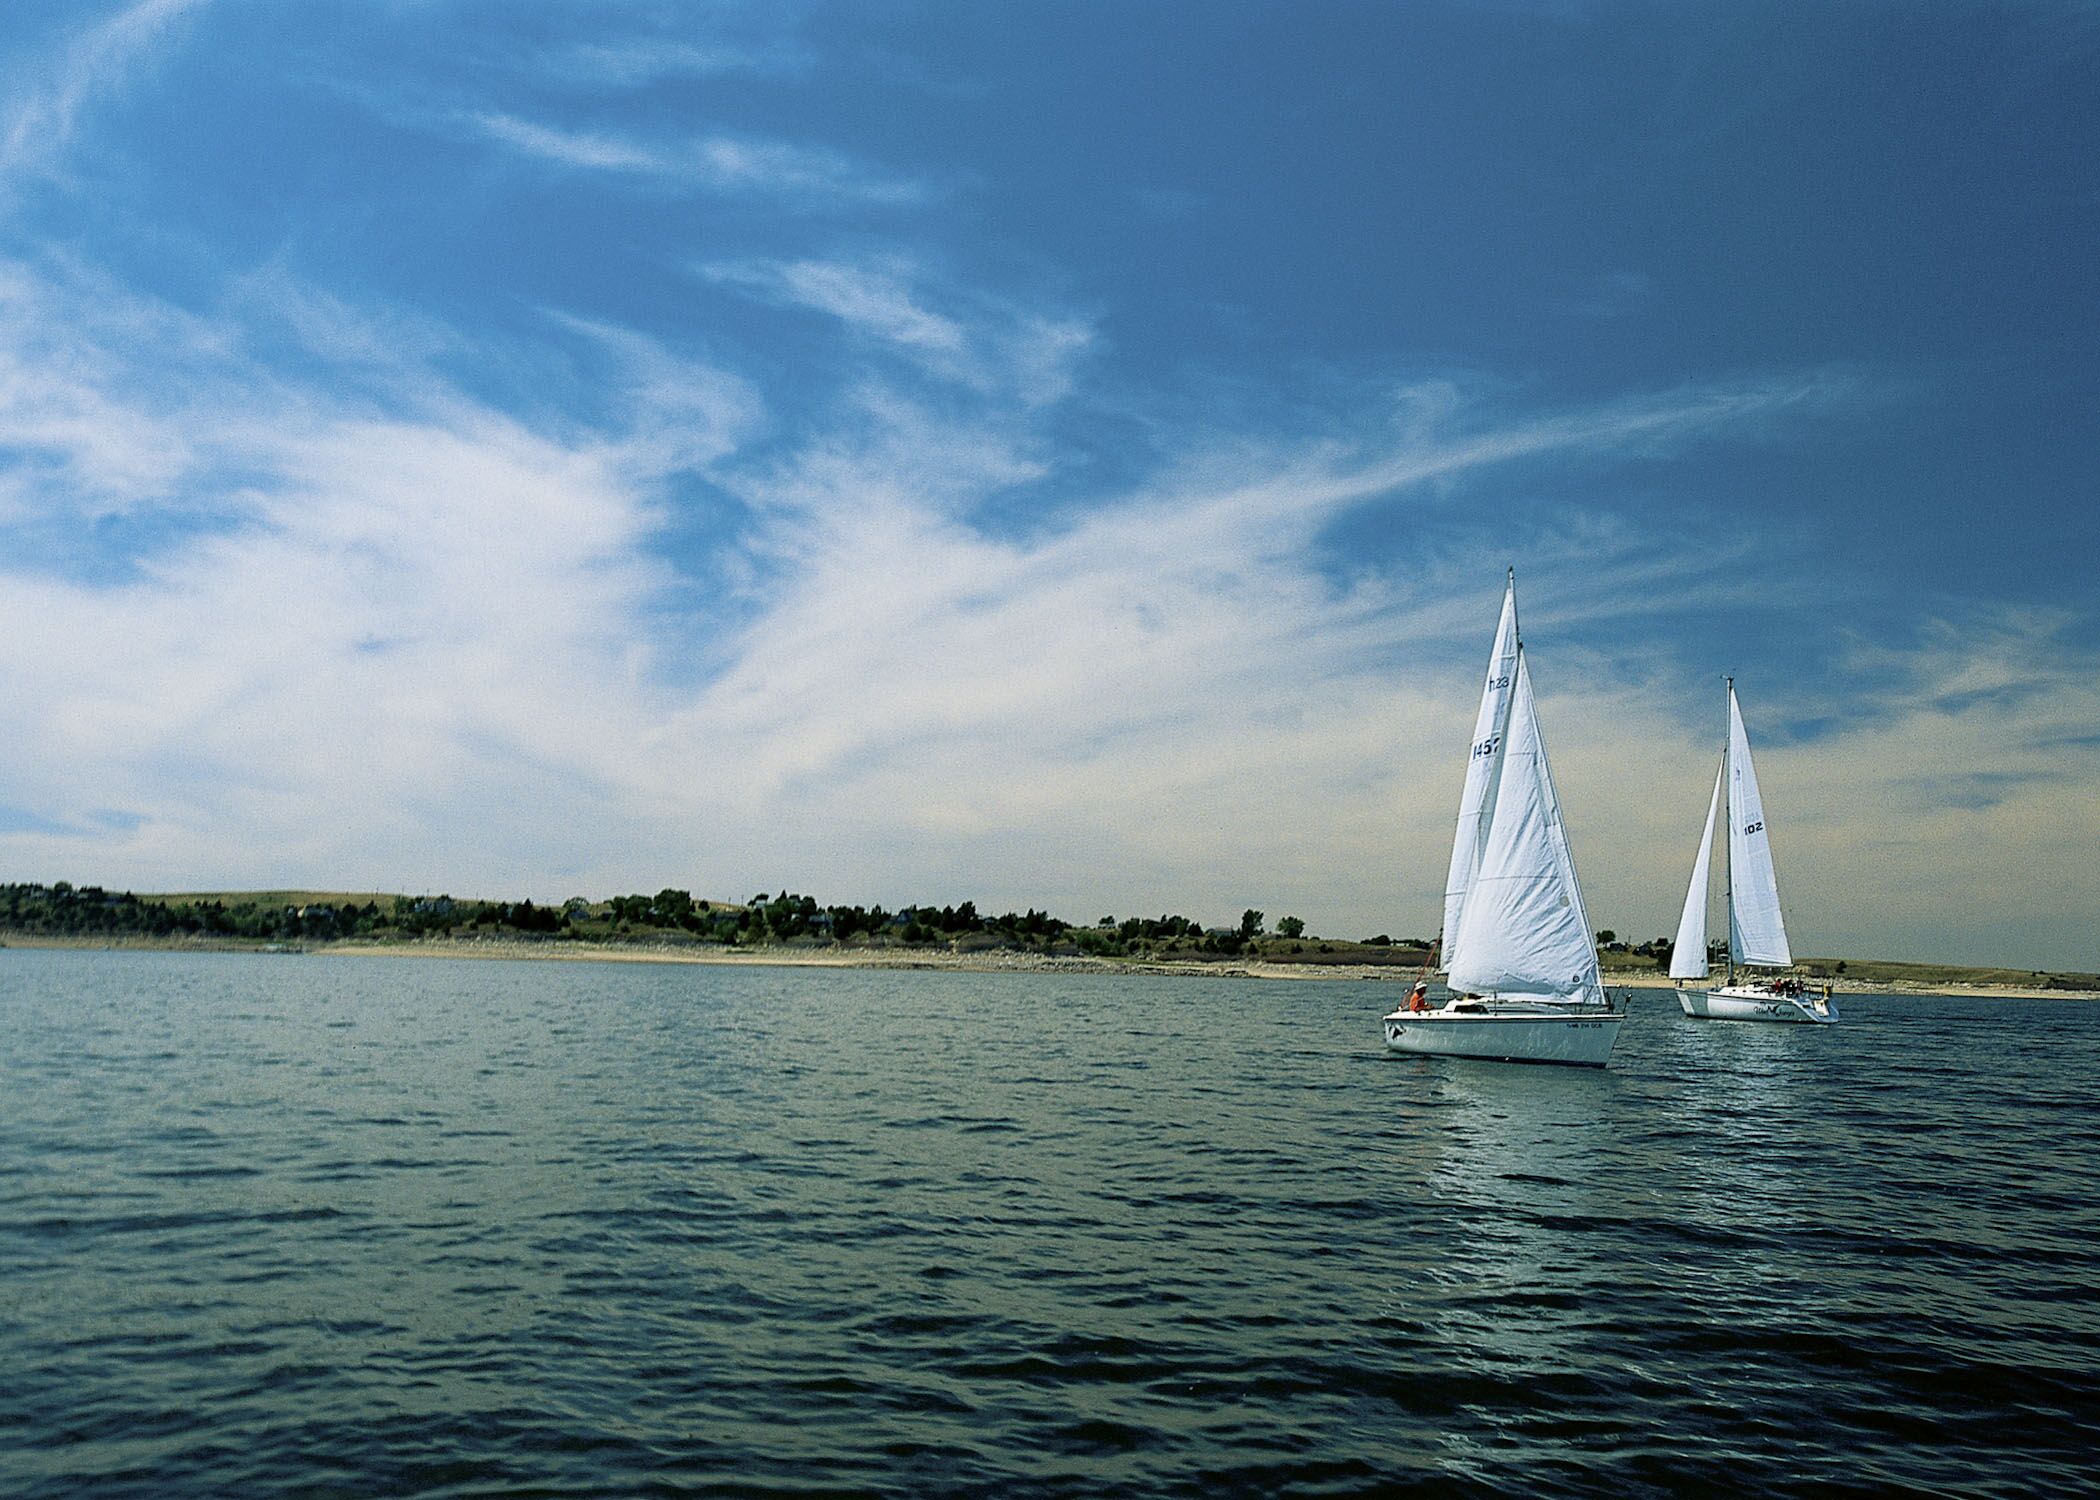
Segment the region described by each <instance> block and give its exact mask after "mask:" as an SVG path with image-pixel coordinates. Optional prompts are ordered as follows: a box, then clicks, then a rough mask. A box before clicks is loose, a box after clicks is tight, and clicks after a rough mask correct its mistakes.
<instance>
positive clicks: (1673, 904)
mask: <svg viewBox="0 0 2100 1500" xmlns="http://www.w3.org/2000/svg"><path fill="white" fill-rule="evenodd" d="M2096 247H2100V8H2096V7H2095V6H2093V5H2091V4H2088V3H2068V0H2065V3H2010V0H2007V3H1974V4H1969V3H1954V0H1925V3H1914V4H1896V3H1875V0H1858V3H1851V4H1844V5H1830V4H1828V3H1807V4H1798V5H1797V4H1760V3H1745V4H1739V5H1730V6H1682V5H1674V4H1661V3H1656V4H1636V3H1626V4H1607V3H1595V4H1592V3H1586V0H1538V3H1526V0H1418V3H1410V4H1407V5H1393V4H1385V3H1346V0H1314V3H1283V0H1277V3H1262V4H1255V3H1243V0H1188V3H1177V0H1153V3H1147V4H1142V5H1131V4H1122V3H1107V0H1098V3H1089V0H1058V3H1043V4H1036V3H1028V0H1001V3H999V4H996V5H985V4H978V3H965V0H956V3H924V4H911V3H902V0H899V3H865V4H823V3H810V4H802V3H795V0H764V3H750V4H741V3H720V4H700V3H695V4H687V5H670V4H664V3H660V0H632V3H623V0H591V3H582V0H574V3H568V0H303V3H301V4H297V5H285V4H278V3H270V0H125V3H83V0H9V3H8V4H7V5H6V6H5V7H4V9H0V879H6V880H24V881H40V880H41V881H48V880H57V879H68V880H72V881H74V882H75V883H80V884H85V883H95V884H103V885H108V886H111V887H114V888H128V889H136V890H141V891H146V890H198V889H257V888H324V889H346V890H362V889H372V890H396V891H407V892H430V893H435V892H439V891H443V892H449V893H452V894H455V895H460V896H469V895H472V896H484V897H489V898H499V897H500V898H508V899H517V898H520V897H527V896H529V897H532V898H534V899H536V900H542V901H548V900H561V899H564V898H566V897H568V896H571V895H587V896H593V897H602V896H606V895H611V894H614V893H619V892H626V891H654V890H656V889H658V888H661V887H664V886H674V887H678V888H682V889H689V890H692V891H693V892H694V893H695V894H696V895H699V896H712V897H716V898H721V899H730V900H734V899H742V898H745V897H748V896H750V895H752V894H755V893H758V892H762V891H775V890H779V889H782V888H792V889H794V890H797V891H802V892H807V893H809V894H813V895H815V896H817V897H818V898H819V899H820V900H824V901H828V902H855V903H862V904H869V903H875V902H881V903H883V904H885V905H888V906H890V907H892V908H893V909H894V908H896V907H899V906H902V905H905V904H907V903H910V902H915V901H932V902H936V903H945V902H955V901H960V900H963V899H974V900H975V901H976V902H977V903H978V905H979V907H980V908H982V909H986V910H1005V909H1009V908H1012V909H1020V908H1025V907H1030V906H1034V907H1042V908H1046V909H1048V910H1051V911H1053V912H1055V913H1057V914H1059V915H1061V916H1065V917H1067V918H1068V919H1072V920H1081V921H1084V920H1091V919H1092V918H1095V917H1097V916H1101V915H1106V914H1116V915H1126V916H1127V915H1133V914H1143V915H1153V914H1158V913H1164V912H1169V911H1172V912H1180V913H1186V914H1188V915H1191V916H1195V917H1199V918H1201V919H1203V920H1206V921H1209V922H1212V923H1214V924H1216V923H1229V922H1233V921H1236V920H1237V919H1238V916H1239V913H1240V911H1241V910H1242V909H1243V908H1246V907H1255V908H1259V909H1262V910H1264V911H1265V912H1267V913H1268V915H1269V917H1270V918H1271V920H1272V921H1273V920H1274V919H1275V918H1277V917H1280V916H1282V915H1285V914H1291V915H1297V916H1300V917H1302V918H1303V919H1304V920H1305V921H1306V922H1307V924H1308V925H1309V927H1310V928H1311V929H1312V930H1313V931H1315V932H1318V933H1322V934H1325V935H1330V936H1337V937H1362V936H1368V935H1370V934H1373V933H1379V932H1384V933H1390V934H1392V935H1394V936H1396V937H1398V936H1428V935H1432V934H1433V933H1434V930H1435V927H1436V924H1437V922H1438V919H1439V914H1440V911H1441V893H1442V890H1443V883H1444V873H1445V864H1446V862H1447V860H1448V857H1449V851H1450V843H1451V834H1452V822H1453V819H1454V817H1455V815H1456V810H1457V801H1458V794H1459V788H1460V784H1461V781H1462V778H1463V774H1464V768H1465V761H1466V755H1467V751H1468V743H1469V740H1470V737H1471V731H1472V723H1473V715H1474V709H1475V706H1476V703H1477V699H1478V693H1479V684H1478V678H1479V676H1480V673H1481V670H1482V668H1483V666H1484V664H1485V660H1486V656H1487V652H1488V648H1489V645H1490V643H1491V637H1492V635H1493V632H1494V627H1495V620H1496V614H1497V610H1498V608H1499V604H1500V598H1501V590H1502V584H1503V578H1504V573H1505V569H1507V568H1509V567H1514V568H1515V569H1516V573H1517V588H1518V601H1519V609H1520V616H1521V620H1522V626H1523V634H1524V640H1525V646H1526V654H1527V658H1528V659H1529V662H1530V666H1531V671H1532V676H1533V679H1534V682H1535V685H1536V688H1537V691H1538V694H1539V705H1540V706H1539V713H1540V718H1541V720H1542V723H1543V725H1544V729H1545V734H1546V738H1547V743H1548V747H1549V752H1550V754H1551V757H1552V762H1553V767H1554V772H1555V775H1556V778H1557V781H1558V785H1559V791H1560V796H1561V800H1562V803H1563V806H1564V811H1565V816H1566V821H1567V826H1568V831H1569V836H1570V840H1571V843H1572V846H1573V849H1574V853H1575V859H1576V864H1577V868H1578V871H1579V872H1580V876H1581V879H1582V882H1583V887H1584V893H1585V897H1586V903H1587V905H1588V907H1589V910H1590V913H1591V916H1592V918H1593V920H1594V921H1596V922H1597V923H1598V924H1599V925H1600V926H1608V927H1611V928H1612V929H1614V930H1615V931H1617V932H1618V933H1620V934H1621V935H1625V936H1633V937H1648V936H1659V935H1665V934H1667V933H1669V932H1671V931H1673V930H1674V927H1675V922H1676V915H1677V911H1678V907H1679V905H1680V904H1681V902H1682V900H1683V896H1684V890H1685V881H1686V878H1687V876H1688V874H1689V871H1690V867H1691V861H1692V855H1693V852H1694V851H1693V846H1694V844H1695V843H1696V842H1697V839H1698V833H1699V829H1700V826H1701V823H1702V821H1703V819H1704V815H1705V803H1706V796H1707V792H1708V789H1709V788H1710V786H1711V784H1712V778H1713V773H1714V767H1715V764H1716V762H1717V759H1718V755H1719V749H1720V744H1721V740H1722V736H1723V731H1724V722H1723V720H1724V711H1725V700H1724V697H1723V688H1722V676H1723V674H1729V673H1732V674H1733V675H1734V676H1735V678H1736V682H1737V687H1738V691H1739V692H1740V694H1741V698H1742V703H1743V709H1744V714H1745V717H1746V720H1747V722H1748V724H1749V727H1750V734H1751V737H1752V741H1753V744H1754V745H1755V747H1756V750H1757V755H1758V771H1759V776H1760V780H1761V782H1762V784H1763V790H1764V796H1765V803H1766V811H1767V814H1768V820H1769V823H1770V827H1771V830H1772V842H1773V849H1774V854H1775V859H1776V862H1777V865H1778V870H1779V878H1780V883H1781V890H1782V894H1783V898H1784V908H1785V912H1786V917H1787V921H1788V925H1789V928H1790V931H1791V932H1792V934H1793V938H1794V948H1795V951H1796V952H1797V953H1805V954H1811V955H1852V956H1859V957H1891V958H1912V959H1920V960H1940V961H1951V962H1971V963H1989V964H2005V965H2012V966H2017V967H2033V968H2062V967H2072V968H2080V969H2095V968H2100V935H2096V931H2095V924H2094V921H2093V918H2092V913H2093V912H2094V911H2095V910H2100V587H2096V585H2095V582H2094V576H2093V575H2094V560H2095V558H2096V556H2100V505H2096V500H2100V496H2096V493H2095V487H2096V475H2100V395H2096V393H2100V248H2096Z"/></svg>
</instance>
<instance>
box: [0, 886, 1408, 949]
mask: <svg viewBox="0 0 2100 1500" xmlns="http://www.w3.org/2000/svg"><path fill="white" fill-rule="evenodd" d="M0 931H7V932H15V933H21V934H24V935H27V936H41V937H56V938H68V939H76V940H77V939H83V938H85V939H94V938H104V939H112V940H114V939H120V938H145V939H157V940H173V939H184V938H188V939H198V940H234V941H244V942H261V943H303V942H329V941H339V940H342V939H349V938H364V939H371V940H389V939H390V940H395V941H400V940H416V939H421V938H430V937H451V938H462V937H466V938H471V937H480V936H486V937H498V936H503V937H519V938H534V939H546V940H590V941H600V942H622V941H628V942H664V941H672V942H694V943H717V944H721V945H723V946H727V947H753V946H762V945H765V944H773V943H803V944H811V943H854V944H862V945H866V944H881V945H886V944H897V945H900V946H906V947H912V946H936V945H948V946H953V945H958V944H963V945H969V946H1005V947H1012V948H1034V949H1041V950H1049V951H1058V952H1070V953H1079V954H1091V955H1095V956H1100V957H1121V956H1127V955H1133V954H1139V955H1142V954H1148V953H1162V952H1164V953H1183V954H1190V955H1205V954H1220V955H1226V956H1230V955H1236V954H1240V953H1243V952H1246V951H1249V950H1250V949H1254V948H1257V947H1258V946H1260V945H1261V944H1262V942H1263V940H1264V939H1268V940H1269V941H1270V942H1271V944H1273V943H1275V942H1276V941H1284V942H1287V943H1289V944H1291V945H1293V946H1292V947H1291V948H1289V949H1287V950H1286V951H1302V940H1303V939H1304V937H1305V923H1304V922H1302V921H1301V920H1299V919H1298V918H1296V917H1284V918H1282V919H1280V920H1279V921H1278V922H1277V923H1276V929H1275V933H1274V934H1273V935H1272V934H1271V933H1270V932H1269V929H1268V926H1267V922H1266V915H1265V914H1264V913H1263V912H1261V911H1258V910H1256V909H1254V908H1251V907H1250V908H1248V909H1247V910H1246V911H1244V912H1243V913H1241V916H1240V920H1239V922H1238V924H1237V925H1236V926H1231V927H1206V926H1204V925H1203V924H1202V923H1201V922H1199V921H1196V920H1195V919H1194V918H1191V917H1186V916H1182V915H1179V914H1178V913H1164V914H1162V915H1160V916H1158V917H1125V918H1122V919H1120V920H1119V919H1118V918H1116V917H1114V916H1105V917H1102V918H1101V919H1100V920H1099V921H1097V922H1096V923H1095V924H1094V925H1093V926H1091V927H1080V926H1075V925H1074V924H1073V923H1070V922H1067V921H1065V920H1064V919H1063V918H1061V917H1054V916H1052V915H1051V914H1050V913H1049V912H1047V911H1038V910H1036V909H1035V908H1033V907H1030V908H1029V909H1028V910H1026V911H1020V912H1015V911H1009V912H1004V913H1001V914H998V915H988V914H985V913H982V912H980V911H979V910H978V909H977V904H976V903H975V902H974V901H963V902H960V903H957V904H954V905H940V906H935V905H933V904H931V903H922V904H915V905H911V906H905V907H901V908H899V909H897V910H895V911H891V910H888V909H886V908H884V907H882V906H880V905H876V906H858V905H836V904H834V905H826V904H823V903H820V902H819V901H817V899H816V898H815V897H813V896H808V895H804V894H800V893H798V892H795V891H792V890H781V891H779V892H777V893H772V892H761V893H759V894H758V895H756V896H754V897H752V898H751V899H750V900H749V901H747V902H744V903H742V904H731V903H717V902H712V901H708V900H696V899H695V898H694V896H693V894H692V892H691V891H684V890H675V889H671V888H666V889H664V890H660V891H658V892H657V893H656V894H655V895H653V896H652V895H647V894H643V893H639V892H637V893H635V894H632V895H625V896H614V897H612V898H611V899H610V900H607V901H596V902H594V901H590V900H587V899H585V898H583V897H580V896H579V897H574V898H572V899H570V900H569V901H566V902H564V903H562V904H560V905H558V906H543V905H535V904H534V903H533V902H531V901H529V900H527V901H473V900H455V899H454V898H453V897H452V896H450V895H437V896H427V895H426V896H392V897H383V898H379V899H368V900H366V901H364V902H362V903H358V902H354V901H325V900H317V901H312V902H305V903H297V904H295V903H289V902H275V901H267V900H242V899H239V898H234V899H231V900H228V899H224V898H218V897H214V898H211V899H208V900H197V901H170V900H164V899H155V900H149V899H144V898H141V897H139V896H137V895H134V894H133V893H132V892H129V891H111V890H106V889H104V888H103V887H101V886H95V885H88V886H77V887H76V886H74V885H71V884H69V883H68V882H66V881H63V880H61V881H57V882H54V883H52V884H50V885H43V884H14V885H0ZM1314 941H1317V939H1315V940H1314ZM1364 941H1365V942H1366V943H1368V944H1370V945H1372V946H1375V947H1388V946H1394V944H1393V940H1392V939H1391V938H1390V937H1388V936H1386V935H1385V934H1383V933H1381V934H1379V935H1378V936H1376V937H1373V938H1367V939H1365V940H1364ZM1401 946H1420V947H1425V948H1426V947H1427V946H1428V945H1427V944H1426V943H1422V942H1420V941H1419V940H1410V941H1409V942H1408V943H1407V944H1404V945H1401Z"/></svg>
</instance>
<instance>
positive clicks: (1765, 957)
mask: <svg viewBox="0 0 2100 1500" xmlns="http://www.w3.org/2000/svg"><path fill="white" fill-rule="evenodd" d="M1724 801H1725V802H1726V804H1727V812H1728V845H1727V849H1726V850H1725V852H1724V853H1723V856H1722V858H1723V860H1724V866H1723V869H1724V875H1723V883H1724V885H1725V886H1726V889H1727V893H1728V972H1727V975H1726V976H1725V980H1724V982H1723V983H1722V984H1721V985H1720V986H1719V987H1718V988H1715V989H1706V990H1698V989H1686V988H1685V987H1684V981H1685V980H1687V979H1704V978H1705V977H1706V973H1707V961H1706V906H1707V881H1708V875H1709V868H1710V866H1711V863H1712V855H1713V846H1714V818H1715V817H1716V815H1717V814H1719V813H1720V811H1721V809H1722V804H1723V802H1724ZM1793 963H1794V954H1793V950H1792V949H1791V948H1789V947H1788V946H1787V940H1786V922H1785V920H1784V919H1783V918H1782V917H1781V916H1780V914H1779V876H1778V874H1777V872H1776V871H1774V869H1773V868H1772V839H1771V835H1770V833H1769V832H1768V831H1767V830H1766V828H1765V803H1764V798H1763V797H1762V796H1761V795H1760V794H1759V793H1758V790H1757V768H1756V767H1755V766H1754V765H1752V764H1751V762H1750V736H1749V734H1748V733H1747V732H1746V731H1745V730H1744V728H1743V709H1742V705H1741V704H1740V703H1738V702H1737V701H1736V696H1735V679H1734V678H1733V677H1731V678H1729V679H1728V738H1727V740H1726V741H1725V742H1724V743H1723V744H1722V746H1721V769H1720V771H1719V773H1718V774H1716V775H1715V777H1714V793H1713V797H1712V799H1711V800H1710V801H1709V802H1708V803H1707V805H1706V831H1705V832H1704V833H1703V834H1701V835H1700V836H1699V853H1698V855H1697V856H1696V857H1695V858H1694V859H1693V861H1692V884H1691V888H1690V889H1689V890H1687V891H1686V892H1685V895H1684V915H1683V917H1682V918H1680V919H1679V921H1678V923H1677V944H1676V946H1675V947H1673V948H1672V949H1671V950H1670V977H1671V978H1672V979H1675V980H1676V981H1678V987H1677V1003H1678V1004H1679V1005H1680V1006H1682V1007H1683V1008H1684V1013H1685V1014H1686V1015H1688V1016H1698V1017H1701V1018H1703V1019H1706V1020H1711V1021H1795V1022H1803V1021H1805V1022H1809V1023H1812V1024H1815V1025H1828V1024H1830V1023H1831V1022H1832V1021H1835V1020H1836V1019H1837V1006H1836V1005H1835V1004H1834V1003H1833V1002H1832V1001H1831V998H1830V992H1829V991H1828V990H1825V991H1824V992H1823V993H1822V994H1820V995H1818V994H1816V993H1815V992H1813V991H1812V990H1810V989H1808V988H1807V987H1806V986H1805V985H1803V984H1802V983H1801V981H1800V980H1798V979H1790V978H1787V977H1785V976H1784V975H1783V974H1772V975H1766V976H1762V977H1756V976H1751V977H1745V978H1744V979H1742V980H1741V981H1740V982H1738V980H1737V978H1736V972H1735V971H1736V966H1737V965H1738V964H1741V965H1743V966H1744V967H1746V968H1757V969H1788V968H1791V967H1792V966H1793Z"/></svg>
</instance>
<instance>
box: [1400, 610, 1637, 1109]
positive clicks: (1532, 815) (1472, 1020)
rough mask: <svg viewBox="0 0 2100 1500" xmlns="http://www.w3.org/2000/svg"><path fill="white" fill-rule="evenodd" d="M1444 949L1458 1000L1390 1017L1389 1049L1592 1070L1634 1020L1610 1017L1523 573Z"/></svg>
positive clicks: (1505, 616)
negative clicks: (1559, 779) (1530, 660)
mask: <svg viewBox="0 0 2100 1500" xmlns="http://www.w3.org/2000/svg"><path fill="white" fill-rule="evenodd" d="M1444 941H1445V944H1446V947H1445V952H1444V961H1445V968H1446V975H1447V977H1448V979H1449V981H1450V985H1451V988H1452V990H1453V991H1454V992H1455V993H1454V996H1453V998H1451V999H1450V1000H1448V1001H1446V1002H1445V1003H1444V1004H1442V1005H1439V1006H1435V1007H1431V1006H1429V1005H1428V1004H1427V1002H1426V1000H1417V1001H1414V1002H1411V1003H1410V1005H1409V1006H1407V1007H1403V1008H1402V1009H1399V1010H1396V1011H1394V1012H1393V1013H1392V1014H1391V1015H1389V1016H1386V1017H1385V1018H1384V1019H1383V1021H1382V1023H1381V1024H1382V1025H1383V1026H1384V1028H1385V1044H1386V1046H1387V1047H1389V1048H1391V1049H1393V1050H1394V1051H1396V1052H1431V1053H1442V1054H1444V1055H1447V1056H1452V1057H1477V1058H1488V1059H1492V1060H1495V1061H1500V1062H1539V1063H1570V1064H1574V1065H1577V1066H1583V1067H1592V1068H1601V1067H1603V1066H1604V1065H1605V1063H1607V1062H1608V1061H1610V1059H1611V1052H1612V1046H1613V1044H1614V1043H1616V1042H1617V1041H1618V1039H1619V1026H1620V1024H1621V1023H1622V1022H1624V1021H1625V1019H1626V1014H1625V1012H1624V1011H1623V1010H1614V1009H1613V1008H1612V1005H1611V1000H1610V998H1609V997H1608V996H1607V995H1606V994H1605V992H1604V986H1603V983H1602V982H1601V980H1600V978H1599V975H1598V972H1597V949H1596V941H1595V939H1594V938H1593V937H1592V936H1591V934H1590V919H1589V913H1588V912H1587V911H1586V910H1584V908H1583V904H1582V891H1581V888H1580V887H1579V886H1578V885H1577V884H1576V880H1575V862H1574V859H1573V857H1572V856H1571V855H1570V854H1569V852H1568V838H1567V830H1566V829H1565V828H1564V827H1563V826H1562V823H1561V816H1560V798H1559V797H1558V796H1557V795H1556V794H1555V792H1554V789H1553V772H1552V769H1551V767H1549V766H1548V764H1547V762H1546V743H1545V740H1544V739H1543V737H1542V736H1541V735H1540V732H1539V722H1538V712H1537V707H1536V705H1535V703H1534V701H1533V698H1532V693H1531V673H1530V669H1529V668H1528V667H1527V666H1526V665H1525V660H1524V646H1523V640H1522V637H1521V635H1520V634H1519V632H1518V629H1517V581H1516V570H1515V569H1511V570H1510V578H1509V588H1508V590H1507V592H1506V593H1505V594H1504V595H1503V599H1502V619H1501V624H1500V626H1499V627H1498V628H1497V630H1496V632H1495V647H1494V651H1493V654H1492V655H1490V656H1489V658H1488V672H1487V687H1486V689H1485V691H1484V692H1483V693H1482V694H1481V699H1480V713H1479V717H1478V719H1477V720H1476V721H1475V726H1474V733H1473V748H1472V750H1471V752H1470V755H1469V759H1468V761H1467V769H1466V783H1465V790H1464V792H1463V794H1462V795H1461V798H1460V802H1459V812H1458V831H1457V835H1456V837H1455V839H1454V840H1453V844H1452V850H1451V873H1450V877H1449V879H1448V880H1447V881H1446V882H1445V892H1444ZM1419 993H1420V992H1419V991H1418V994H1419ZM1415 1005H1419V1006H1420V1007H1421V1008H1419V1009H1416V1008H1413V1007H1414V1006H1415Z"/></svg>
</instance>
